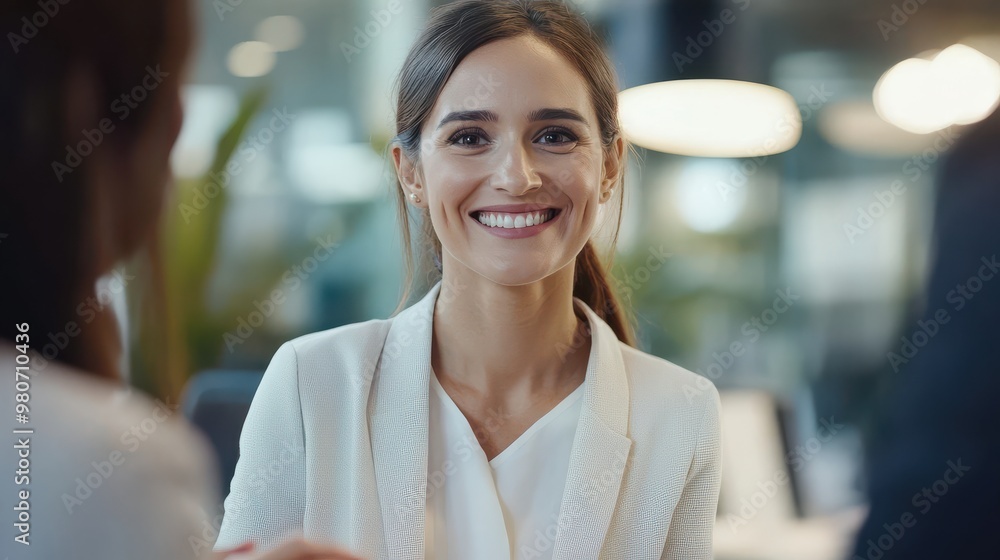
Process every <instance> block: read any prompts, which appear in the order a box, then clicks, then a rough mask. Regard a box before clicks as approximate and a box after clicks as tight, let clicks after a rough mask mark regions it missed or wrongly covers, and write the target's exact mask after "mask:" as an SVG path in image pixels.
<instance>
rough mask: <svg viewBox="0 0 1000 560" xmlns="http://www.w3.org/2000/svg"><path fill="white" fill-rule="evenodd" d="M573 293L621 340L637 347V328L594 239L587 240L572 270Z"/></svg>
mask: <svg viewBox="0 0 1000 560" xmlns="http://www.w3.org/2000/svg"><path fill="white" fill-rule="evenodd" d="M573 297H578V298H580V299H581V300H583V301H584V303H586V304H587V305H589V306H590V308H591V309H593V310H594V313H597V316H598V317H600V318H601V319H602V320H603V321H604V322H605V323H607V324H608V326H610V327H611V330H613V331H615V335H616V336H618V340H620V341H622V342H624V343H625V344H628V345H629V346H632V347H633V348H634V347H635V329H634V327H633V325H632V323H631V317H630V316H629V315H628V313H626V309H624V308H623V307H622V306H621V304H620V303H619V301H618V296H617V295H616V294H615V292H614V290H613V289H612V288H611V284H610V283H609V282H608V273H607V272H606V271H605V269H604V264H603V263H602V262H601V261H600V259H599V257H598V255H597V252H596V251H595V250H594V246H593V242H592V241H587V244H586V245H584V247H583V250H582V251H580V254H579V255H578V256H577V257H576V270H575V272H574V274H573Z"/></svg>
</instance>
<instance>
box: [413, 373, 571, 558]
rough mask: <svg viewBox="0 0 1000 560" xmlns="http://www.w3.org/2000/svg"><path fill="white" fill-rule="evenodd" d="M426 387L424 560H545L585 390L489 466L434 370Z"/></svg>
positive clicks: (566, 400) (549, 553) (559, 406)
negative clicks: (426, 441) (428, 390)
mask: <svg viewBox="0 0 1000 560" xmlns="http://www.w3.org/2000/svg"><path fill="white" fill-rule="evenodd" d="M430 379H431V390H430V392H429V395H430V398H429V403H428V405H429V410H428V412H429V418H428V422H429V424H428V427H429V433H428V437H429V442H428V444H429V445H428V451H427V510H426V511H427V518H426V534H425V539H426V541H425V551H426V558H429V559H434V560H446V559H447V560H456V559H467V558H476V559H477V560H492V559H503V560H512V559H518V560H520V559H526V558H532V559H535V558H537V559H549V558H551V557H552V545H553V543H554V542H555V536H556V528H557V527H558V516H559V506H560V504H561V502H562V495H563V489H564V488H565V486H566V472H567V470H568V468H569V456H570V450H571V449H572V446H573V438H574V436H575V434H576V426H577V422H578V420H579V418H580V407H581V402H582V399H581V397H582V396H583V386H584V384H583V383H581V384H580V386H579V387H577V388H576V389H575V390H574V391H573V392H572V393H570V394H569V395H567V396H566V398H564V399H563V400H562V401H561V402H560V403H559V404H557V405H556V406H555V407H553V408H552V410H550V411H549V412H547V413H546V414H545V415H544V416H542V417H541V418H539V419H538V420H537V421H536V422H535V423H534V424H532V425H531V427H529V428H528V429H527V430H525V432H524V433H523V434H521V435H520V437H518V438H517V439H516V440H515V441H514V442H513V443H511V444H510V445H509V446H508V447H507V448H506V449H504V450H503V451H502V452H500V454H499V455H497V456H496V457H494V458H493V460H491V461H487V460H486V453H485V452H484V451H483V448H482V446H480V444H479V440H478V439H477V438H476V435H475V433H474V432H473V431H472V427H471V426H470V425H469V421H468V420H467V419H466V418H465V415H464V414H463V413H462V411H461V410H460V409H459V408H458V406H457V405H456V404H455V402H454V401H453V400H452V399H451V397H450V396H449V395H448V393H447V392H445V390H444V387H442V386H441V383H440V382H439V381H438V379H437V375H436V374H435V373H434V372H433V370H432V371H431V375H430ZM495 421H496V422H502V421H503V418H502V417H499V416H497V418H496V420H495Z"/></svg>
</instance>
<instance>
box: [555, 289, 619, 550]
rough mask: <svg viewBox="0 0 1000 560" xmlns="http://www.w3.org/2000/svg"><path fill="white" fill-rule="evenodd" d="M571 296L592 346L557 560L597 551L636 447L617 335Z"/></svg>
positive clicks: (557, 541)
mask: <svg viewBox="0 0 1000 560" xmlns="http://www.w3.org/2000/svg"><path fill="white" fill-rule="evenodd" d="M573 300H574V302H576V304H577V305H579V306H581V307H582V308H583V309H584V310H585V311H586V314H587V317H588V318H589V319H590V327H591V329H590V331H591V346H590V359H589V361H588V362H587V373H586V379H585V381H584V383H585V384H586V387H585V388H584V392H583V405H582V407H581V410H580V421H579V424H578V425H577V429H576V436H575V437H574V439H573V447H572V451H571V452H570V462H569V471H568V472H567V473H566V488H565V490H564V491H563V499H562V505H561V506H560V510H559V520H558V527H557V531H556V538H555V543H554V545H553V547H554V548H553V553H552V558H553V560H576V559H579V558H598V557H599V555H600V553H601V547H602V545H603V544H604V538H605V535H606V534H607V532H608V527H609V526H610V523H611V515H612V514H613V513H614V511H615V506H616V504H617V503H618V495H619V491H620V489H621V483H622V475H623V474H624V472H625V467H626V463H627V461H628V456H629V451H630V450H631V448H632V440H631V439H630V438H629V437H628V436H627V435H626V434H627V433H628V417H629V389H628V379H627V378H626V376H625V365H624V362H623V360H622V356H621V349H620V348H619V341H618V337H617V336H616V335H615V333H614V330H612V329H611V327H610V326H609V325H608V324H607V323H605V322H604V321H603V320H602V319H601V318H600V317H598V316H597V314H596V313H595V312H594V311H593V310H592V309H590V307H589V306H588V305H587V304H586V303H584V302H583V301H582V300H580V299H579V298H576V297H574V298H573Z"/></svg>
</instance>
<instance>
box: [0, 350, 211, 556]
mask: <svg viewBox="0 0 1000 560" xmlns="http://www.w3.org/2000/svg"><path fill="white" fill-rule="evenodd" d="M0 354H2V353H0ZM3 355H4V356H6V354H3ZM27 388H28V391H27V393H28V394H29V400H28V405H29V406H28V411H29V412H28V418H27V422H26V423H25V424H24V425H23V426H18V427H19V428H26V429H28V430H31V433H28V434H26V435H23V436H22V435H19V436H18V437H21V438H23V439H24V440H25V445H27V446H30V461H31V464H30V471H31V476H30V482H29V480H27V479H26V480H24V481H23V482H26V483H28V484H29V485H30V495H31V497H32V500H31V504H32V511H31V519H32V521H33V523H32V531H31V534H32V538H33V539H34V540H36V541H37V543H39V546H40V548H37V549H36V546H34V544H33V546H32V548H33V549H36V550H37V551H49V552H52V551H54V550H56V549H57V548H58V546H57V545H56V544H54V543H58V542H60V541H61V540H62V539H67V542H73V543H77V544H75V545H74V546H79V547H82V548H81V549H82V550H90V549H91V548H92V549H93V550H95V551H96V550H101V551H103V550H105V549H106V548H109V547H118V548H119V549H121V550H130V551H131V550H133V549H135V551H139V550H140V549H142V550H151V551H167V550H169V551H171V552H170V555H171V557H176V558H190V557H192V556H193V554H192V551H191V548H190V545H189V543H188V539H187V534H188V533H190V534H194V535H196V536H197V534H198V533H196V531H200V530H201V527H200V525H199V523H201V522H203V521H207V520H208V516H210V515H211V513H212V512H213V509H214V508H216V507H217V506H218V502H219V500H220V497H221V496H220V495H219V488H218V481H217V480H216V479H215V476H214V474H215V458H214V455H213V454H212V451H211V448H210V446H209V445H208V442H207V440H206V439H205V437H204V436H202V435H201V433H199V432H198V431H197V429H196V428H194V427H193V426H192V425H191V424H190V423H188V422H187V421H186V420H185V419H184V418H183V416H182V413H181V412H180V409H179V408H178V407H177V405H176V404H175V403H172V402H169V401H168V402H163V401H160V400H157V399H154V398H152V397H149V396H147V395H145V394H144V393H142V392H140V391H138V390H130V389H128V388H126V387H123V386H121V385H119V384H115V383H112V382H110V381H107V380H103V379H99V378H96V377H93V376H91V375H89V374H87V373H84V372H81V371H80V370H77V369H75V368H73V367H71V366H68V365H65V364H62V363H59V362H52V361H50V362H48V364H47V365H46V366H45V367H44V369H34V370H30V375H29V386H28V387H27ZM0 462H2V461H0ZM12 480H13V479H12ZM19 488H20V487H19ZM108 523H111V526H112V527H115V528H116V530H115V531H112V532H110V533H106V534H105V536H106V539H105V540H104V541H103V542H99V541H98V540H96V539H95V537H93V534H88V532H96V531H104V529H99V527H98V526H99V525H100V524H105V525H107V524H108ZM172 528H176V529H177V531H183V532H184V536H183V538H182V539H181V538H178V539H177V540H176V541H174V540H169V541H168V540H167V537H166V531H172V530H173V529H172ZM94 534H96V533H94ZM171 535H174V536H176V533H171ZM60 546H61V545H60ZM53 547H55V548H53ZM59 550H60V551H61V550H62V549H59ZM47 556H48V554H42V556H41V557H47ZM153 556H155V557H157V558H160V557H166V554H159V552H156V553H155V554H153ZM95 557H96V556H95Z"/></svg>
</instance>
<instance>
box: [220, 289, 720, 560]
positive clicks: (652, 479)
mask: <svg viewBox="0 0 1000 560" xmlns="http://www.w3.org/2000/svg"><path fill="white" fill-rule="evenodd" d="M441 287H442V282H441V281H438V282H437V284H435V285H434V286H433V287H432V288H431V289H430V290H429V291H428V292H427V294H426V295H425V296H424V297H423V298H422V299H421V300H420V301H418V302H417V303H415V304H413V305H412V306H410V307H408V308H406V309H404V310H403V311H401V312H400V313H399V314H398V315H396V316H395V317H392V318H389V319H372V320H369V321H365V322H361V323H354V324H349V325H344V326H340V327H337V328H334V329H330V330H326V331H322V332H317V333H313V334H309V335H305V336H302V337H300V338H297V339H294V340H292V341H290V342H287V343H285V344H283V345H282V346H281V347H280V348H279V349H278V351H277V352H276V353H275V355H274V357H273V359H272V360H271V363H270V365H269V366H268V367H267V370H266V372H265V374H264V377H263V380H262V381H261V384H260V387H259V388H258V390H257V393H256V396H255V397H254V400H253V403H252V405H251V407H250V411H249V413H248V415H247V418H246V422H245V424H244V426H243V433H242V435H241V436H240V460H239V463H238V464H237V466H236V473H235V476H234V478H233V481H232V485H231V492H230V494H229V496H228V497H227V499H226V502H225V509H226V513H225V517H224V518H223V522H222V526H221V528H220V530H219V539H218V542H217V545H216V546H217V547H220V548H221V547H228V546H236V545H238V544H239V543H241V542H243V541H244V540H246V539H253V540H255V541H257V542H258V546H260V547H261V548H262V549H267V548H270V547H272V546H274V545H276V544H278V543H279V542H280V539H281V538H282V536H283V535H285V534H286V533H288V532H301V533H303V534H304V535H305V537H306V538H309V539H317V540H325V541H328V542H334V543H336V544H339V545H342V546H346V547H348V548H350V549H352V550H353V551H355V552H357V553H360V554H363V555H366V556H367V557H369V558H378V559H383V558H384V559H422V558H424V516H425V502H426V491H427V447H428V390H429V388H430V374H431V373H430V372H431V368H430V365H431V335H432V321H433V317H434V304H435V301H436V299H437V296H438V294H439V293H440V292H441ZM448 292H449V288H448V287H446V288H445V292H444V293H445V294H447V293H448ZM574 301H575V302H576V303H577V304H578V305H582V307H583V308H584V309H585V311H586V314H587V317H588V318H589V321H590V323H589V324H590V329H591V349H590V357H589V362H588V364H587V372H586V378H585V381H584V384H585V387H584V394H583V403H582V409H581V413H580V420H579V425H578V427H577V431H576V436H575V439H574V441H573V447H572V452H571V457H570V466H569V471H568V472H567V482H566V488H565V491H564V493H563V498H562V505H561V510H560V520H559V523H558V527H557V530H556V536H555V541H554V549H553V556H552V557H553V559H554V560H581V559H589V558H601V559H603V558H609V559H612V558H613V559H619V558H627V559H630V560H640V559H650V560H652V559H667V558H669V559H677V560H693V559H710V558H712V528H713V523H714V520H715V513H716V505H717V502H718V495H719V484H720V461H721V443H720V439H721V438H720V425H719V394H718V391H717V390H716V388H715V386H714V385H713V384H712V383H711V382H709V381H708V380H707V379H705V378H704V377H701V376H698V375H696V374H694V373H691V372H689V371H687V370H685V369H683V368H681V367H679V366H677V365H674V364H673V363H671V362H668V361H666V360H664V359H661V358H658V357H655V356H652V355H649V354H646V353H644V352H641V351H639V350H636V349H634V348H632V347H630V346H628V345H626V344H624V343H622V342H620V341H619V340H618V338H617V337H616V336H615V334H614V331H613V330H612V329H611V327H610V326H609V325H608V324H607V323H605V322H604V321H603V320H602V319H601V318H600V317H598V316H597V314H596V313H595V312H594V311H593V310H592V309H591V308H590V307H589V306H587V305H586V304H585V303H584V302H583V301H582V300H580V299H578V298H575V297H574Z"/></svg>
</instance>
